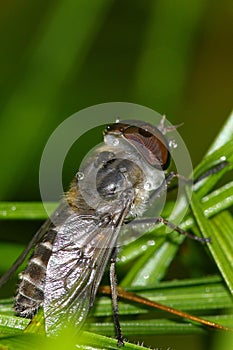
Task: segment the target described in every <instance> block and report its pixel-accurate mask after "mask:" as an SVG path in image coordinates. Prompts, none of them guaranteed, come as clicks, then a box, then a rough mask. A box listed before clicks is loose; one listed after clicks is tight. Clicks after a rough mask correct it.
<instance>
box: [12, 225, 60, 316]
mask: <svg viewBox="0 0 233 350" xmlns="http://www.w3.org/2000/svg"><path fill="white" fill-rule="evenodd" d="M55 236H56V231H54V230H50V231H49V232H48V233H47V234H46V236H45V237H44V239H43V241H42V242H40V243H39V244H38V245H37V246H36V248H35V251H34V253H33V255H32V256H31V258H30V259H29V261H28V265H27V267H26V269H25V271H24V272H23V273H22V276H21V282H20V284H19V288H18V293H17V295H16V298H15V311H16V313H17V314H18V315H19V316H22V317H27V318H32V317H33V316H34V314H35V313H36V311H37V310H38V308H39V307H40V306H41V305H42V304H43V301H44V281H45V275H46V269H47V264H48V261H49V258H50V256H51V253H52V246H53V241H54V238H55Z"/></svg>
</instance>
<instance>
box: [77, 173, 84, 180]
mask: <svg viewBox="0 0 233 350" xmlns="http://www.w3.org/2000/svg"><path fill="white" fill-rule="evenodd" d="M76 179H77V180H78V181H81V180H83V179H84V174H83V173H82V172H81V171H78V172H77V174H76Z"/></svg>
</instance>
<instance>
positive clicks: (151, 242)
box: [147, 239, 155, 246]
mask: <svg viewBox="0 0 233 350" xmlns="http://www.w3.org/2000/svg"><path fill="white" fill-rule="evenodd" d="M147 244H148V245H149V246H153V245H155V241H154V240H153V239H150V240H149V241H148V242H147Z"/></svg>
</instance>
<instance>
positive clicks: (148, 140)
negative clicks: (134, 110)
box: [124, 125, 170, 170]
mask: <svg viewBox="0 0 233 350" xmlns="http://www.w3.org/2000/svg"><path fill="white" fill-rule="evenodd" d="M124 137H125V138H126V139H127V140H128V142H129V143H131V144H132V146H134V147H135V148H136V149H137V151H138V152H139V153H140V154H141V155H142V156H143V158H144V159H145V160H146V161H147V162H148V163H149V164H150V165H151V166H153V167H154V168H157V169H163V170H165V169H167V167H168V166H169V163H170V153H169V150H168V149H169V147H168V144H167V140H166V139H165V137H164V135H163V134H162V133H161V132H160V131H159V130H158V129H157V128H155V127H152V126H151V125H145V126H143V127H141V126H140V127H138V126H130V127H128V128H127V129H126V130H125V132H124Z"/></svg>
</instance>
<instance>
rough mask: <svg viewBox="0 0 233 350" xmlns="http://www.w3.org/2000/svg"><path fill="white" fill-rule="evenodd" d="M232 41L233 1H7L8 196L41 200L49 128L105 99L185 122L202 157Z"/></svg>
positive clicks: (213, 127)
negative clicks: (42, 164)
mask: <svg viewBox="0 0 233 350" xmlns="http://www.w3.org/2000/svg"><path fill="white" fill-rule="evenodd" d="M232 43H233V3H232V1H231V0H222V1H221V2H220V1H217V0H190V1H184V0H177V1H172V0H147V1H145V0H144V1H143V0H115V1H113V0H89V1H85V0H56V1H55V0H47V1H45V0H40V1H35V0H34V1H29V0H14V1H9V2H3V1H1V3H0V45H1V46H0V48H1V55H0V77H1V78H0V89H1V94H0V99H1V101H0V150H1V171H0V200H1V201H20V200H23V201H31V200H33V201H34V200H40V194H39V185H38V173H39V163H40V157H41V153H42V151H43V148H44V145H45V144H46V141H47V139H48V138H49V136H50V134H51V132H52V131H53V130H54V129H55V128H56V127H57V126H58V125H59V124H60V123H61V122H62V121H63V120H64V119H66V118H67V117H68V116H69V115H71V114H73V113H75V112H76V111H78V110H80V109H82V108H85V107H88V106H91V105H94V104H98V103H104V102H111V101H125V102H133V103H137V104H142V105H145V106H148V107H150V108H152V109H155V110H156V111H158V112H159V113H161V114H166V115H167V118H168V119H169V120H170V122H171V123H173V124H179V123H181V122H184V125H183V126H182V128H180V129H179V132H180V133H181V135H182V137H183V139H184V141H185V142H186V145H187V147H188V149H189V151H190V154H191V158H192V160H193V163H194V165H195V164H197V163H198V161H199V160H200V159H201V157H202V156H203V155H204V154H205V152H206V150H207V148H208V146H209V145H210V143H211V141H212V140H213V138H214V137H215V135H216V134H217V132H218V130H219V128H220V127H221V125H222V124H223V122H224V120H225V119H226V118H227V116H228V115H229V114H230V111H231V108H232V95H233V64H232V62H233V45H232ZM87 146H88V145H87ZM74 171H75V169H74ZM67 181H68V180H67ZM31 225H35V224H34V223H33V224H32V223H25V224H24V225H23V224H20V227H18V226H19V225H17V224H16V223H3V224H2V225H1V226H2V230H1V231H2V232H1V237H6V232H8V229H9V230H10V228H11V230H12V232H15V236H18V237H19V235H21V234H23V233H25V237H26V238H24V239H23V241H26V240H27V239H28V236H31V234H32V232H33V231H32V229H31ZM15 228H17V230H15ZM12 239H16V238H14V237H13V238H12ZM186 338H187V337H186ZM195 339H196V341H197V343H196V345H195V348H199V349H201V346H203V348H206V344H207V343H208V342H207V340H206V338H205V339H204V341H202V339H200V338H197V337H196V338H195ZM161 341H162V340H161ZM187 342H188V343H189V344H190V339H188V340H187ZM162 343H163V344H164V341H162ZM165 343H166V341H165ZM173 343H174V339H173ZM181 343H185V340H184V339H182V340H181ZM171 344H172V340H171V342H169V345H171ZM201 344H202V345H201ZM153 345H154V344H153ZM164 347H165V344H164ZM173 348H174V349H182V347H181V345H179V347H178V346H177V347H175V346H173ZM184 348H185V345H184ZM189 349H190V350H191V347H190V345H189Z"/></svg>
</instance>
